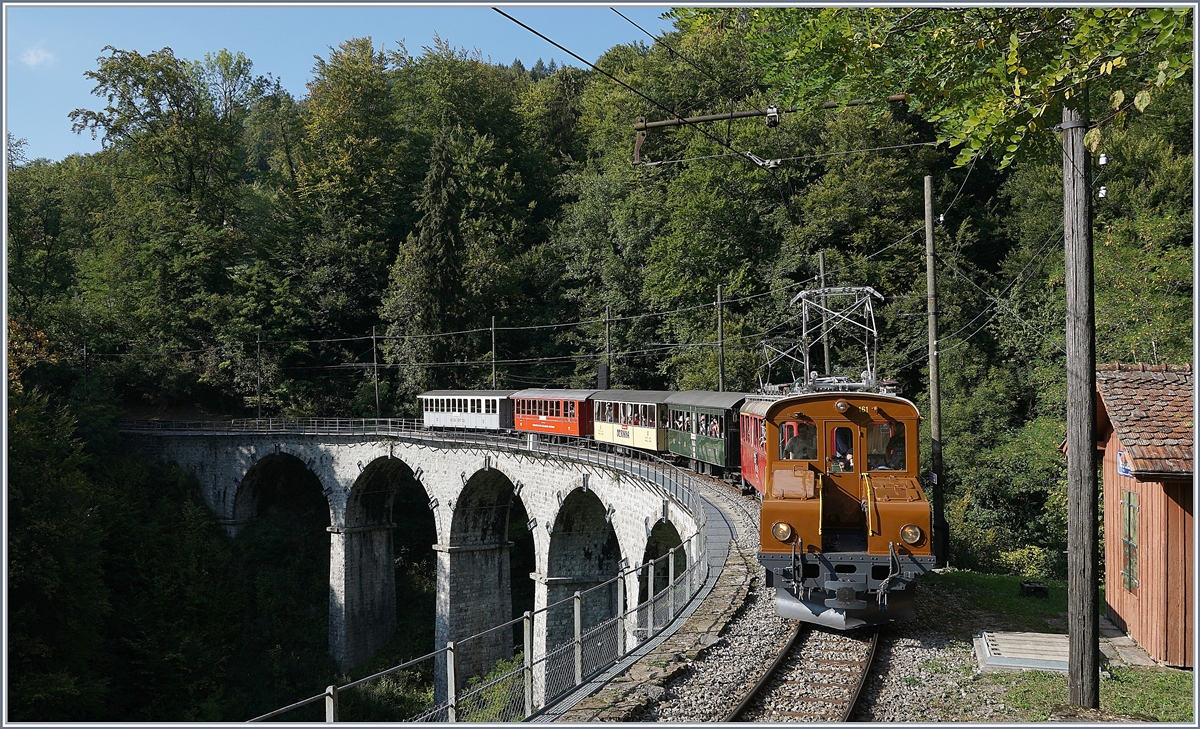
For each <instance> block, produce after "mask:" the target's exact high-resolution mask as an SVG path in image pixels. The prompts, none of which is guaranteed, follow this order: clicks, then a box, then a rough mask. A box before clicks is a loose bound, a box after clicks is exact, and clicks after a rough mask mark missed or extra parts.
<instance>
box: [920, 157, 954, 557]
mask: <svg viewBox="0 0 1200 729" xmlns="http://www.w3.org/2000/svg"><path fill="white" fill-rule="evenodd" d="M925 285H926V288H927V291H926V297H925V302H926V303H925V309H926V311H928V312H929V440H930V448H929V461H930V463H929V466H930V469H929V470H930V473H929V480H930V482H931V483H932V485H933V529H934V544H933V548H934V549H933V552H934V554H935V555H936V556H937V565H938V567H945V566H946V562H947V560H948V559H949V555H950V529H949V525H947V524H946V493H945V492H946V480H945V478H943V476H942V376H941V370H940V369H939V367H938V322H937V318H938V303H937V268H936V267H935V265H934V254H933V177H931V176H929V175H926V176H925Z"/></svg>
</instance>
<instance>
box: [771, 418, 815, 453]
mask: <svg viewBox="0 0 1200 729" xmlns="http://www.w3.org/2000/svg"><path fill="white" fill-rule="evenodd" d="M779 457H780V458H781V459H784V460H790V461H811V460H813V459H815V458H816V457H817V426H816V425H814V424H813V423H812V422H811V421H807V420H796V421H789V422H786V423H780V424H779Z"/></svg>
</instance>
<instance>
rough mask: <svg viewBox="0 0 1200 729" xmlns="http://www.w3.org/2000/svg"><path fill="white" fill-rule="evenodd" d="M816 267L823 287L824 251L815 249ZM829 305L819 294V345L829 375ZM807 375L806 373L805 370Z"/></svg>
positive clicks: (822, 295)
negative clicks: (826, 311)
mask: <svg viewBox="0 0 1200 729" xmlns="http://www.w3.org/2000/svg"><path fill="white" fill-rule="evenodd" d="M817 267H818V270H819V271H820V272H821V288H825V251H824V250H819V251H817ZM828 307H829V300H828V299H827V298H826V297H825V295H824V294H821V345H822V346H823V347H824V348H825V375H826V376H827V377H828V376H829V370H830V369H832V368H831V366H830V363H829V331H828V320H827V317H828V315H827V314H826V313H825V310H826V309H827V308H828ZM804 376H805V377H807V376H808V373H807V372H805V373H804Z"/></svg>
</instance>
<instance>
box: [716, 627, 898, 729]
mask: <svg viewBox="0 0 1200 729" xmlns="http://www.w3.org/2000/svg"><path fill="white" fill-rule="evenodd" d="M811 627H812V626H810V625H808V624H807V623H797V624H796V632H795V633H794V634H793V635H792V637H791V639H789V640H788V642H787V645H785V646H784V648H783V650H782V651H780V652H779V655H778V656H776V657H775V660H774V662H772V663H771V666H770V667H769V668H767V671H766V673H764V674H763V675H762V677H761V678H759V679H758V682H757V683H756V684H754V687H753V688H751V689H750V691H749V692H748V693H747V694H746V696H745V697H743V698H742V700H741V702H739V703H738V705H737V706H736V707H734V709H733V711H731V712H729V716H727V717H726V718H725V720H724V721H725V722H726V723H729V722H735V721H738V719H739V717H740V716H741V715H742V713H743V712H744V711H745V710H746V708H747V707H748V706H749V705H750V703H751V702H752V701H754V699H756V698H758V696H759V695H760V694H762V693H763V690H764V689H765V688H766V687H767V685H768V684H769V683H770V682H771V679H772V678H773V677H774V675H775V672H776V671H777V670H778V669H779V667H780V666H782V665H783V664H784V662H785V661H787V660H788V658H790V657H791V653H792V649H793V648H794V647H795V644H796V642H797V640H799V638H800V636H801V635H811V633H812V630H811ZM806 628H807V629H808V630H806ZM878 647H879V629H878V628H876V629H875V630H874V631H873V632H872V633H871V640H870V643H869V644H868V647H867V656H866V658H864V659H863V660H862V672H861V673H860V674H859V675H858V679H857V680H856V681H855V683H854V690H853V691H852V692H851V693H850V697H849V699H848V700H847V702H846V706H845V708H844V709H843V710H842V713H841V716H840V718H839V719H838V721H839V722H842V723H845V722H848V721H850V715H851V714H853V713H854V709H855V707H856V706H858V699H859V696H861V695H862V690H863V687H864V686H866V684H867V676H869V675H870V673H871V666H872V665H873V664H874V663H875V652H876V649H877V648H878Z"/></svg>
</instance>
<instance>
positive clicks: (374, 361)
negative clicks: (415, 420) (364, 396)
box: [371, 326, 379, 420]
mask: <svg viewBox="0 0 1200 729" xmlns="http://www.w3.org/2000/svg"><path fill="white" fill-rule="evenodd" d="M378 351H379V350H378V348H377V346H376V344H375V327H374V326H372V327H371V365H372V367H373V368H374V370H375V374H374V378H375V419H376V420H378V419H379V355H378V354H377V352H378Z"/></svg>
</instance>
